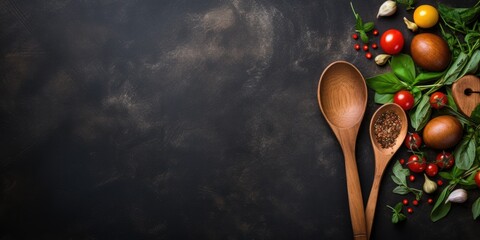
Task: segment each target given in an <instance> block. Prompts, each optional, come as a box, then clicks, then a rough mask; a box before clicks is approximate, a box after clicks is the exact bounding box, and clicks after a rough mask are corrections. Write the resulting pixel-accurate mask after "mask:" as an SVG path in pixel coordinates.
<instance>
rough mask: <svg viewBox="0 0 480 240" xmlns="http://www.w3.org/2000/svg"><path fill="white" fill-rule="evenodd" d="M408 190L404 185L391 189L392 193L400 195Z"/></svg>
mask: <svg viewBox="0 0 480 240" xmlns="http://www.w3.org/2000/svg"><path fill="white" fill-rule="evenodd" d="M409 192H410V190H409V189H408V188H407V187H405V186H397V187H396V188H394V189H393V193H396V194H400V195H405V194H408V193H409Z"/></svg>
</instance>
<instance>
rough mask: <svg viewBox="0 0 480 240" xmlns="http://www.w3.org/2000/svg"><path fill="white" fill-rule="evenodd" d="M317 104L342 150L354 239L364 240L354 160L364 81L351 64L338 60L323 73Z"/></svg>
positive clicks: (363, 102)
mask: <svg viewBox="0 0 480 240" xmlns="http://www.w3.org/2000/svg"><path fill="white" fill-rule="evenodd" d="M317 94H318V95H317V96H318V105H319V106H320V110H321V111H322V114H323V116H324V117H325V119H326V120H327V122H328V124H329V125H330V127H331V128H332V130H333V132H334V134H335V136H336V137H337V139H338V141H339V143H340V146H341V147H342V151H343V155H344V158H345V171H346V177H347V191H348V205H349V209H350V219H351V221H352V229H353V237H354V239H367V230H366V223H365V212H364V207H363V198H362V191H361V185H360V179H359V177H358V170H357V163H356V160H355V144H356V139H357V135H358V129H359V128H360V124H361V122H362V118H363V115H364V113H365V108H366V105H367V86H366V84H365V79H364V78H363V76H362V74H361V73H360V71H358V69H357V68H356V67H355V66H353V65H352V64H350V63H348V62H344V61H337V62H333V63H332V64H330V65H329V66H328V67H327V68H326V69H325V70H324V71H323V73H322V76H321V77H320V80H319V83H318V92H317Z"/></svg>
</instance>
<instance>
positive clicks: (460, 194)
mask: <svg viewBox="0 0 480 240" xmlns="http://www.w3.org/2000/svg"><path fill="white" fill-rule="evenodd" d="M467 197H468V195H467V191H466V190H465V189H462V188H459V189H456V190H455V191H453V192H452V193H450V195H448V198H447V200H446V201H445V203H448V202H453V203H463V202H465V201H467Z"/></svg>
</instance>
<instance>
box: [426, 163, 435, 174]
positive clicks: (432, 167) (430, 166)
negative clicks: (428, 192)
mask: <svg viewBox="0 0 480 240" xmlns="http://www.w3.org/2000/svg"><path fill="white" fill-rule="evenodd" d="M425 173H426V174H427V175H428V176H429V177H435V176H436V175H437V173H438V167H437V164H435V163H429V164H428V165H427V168H426V169H425Z"/></svg>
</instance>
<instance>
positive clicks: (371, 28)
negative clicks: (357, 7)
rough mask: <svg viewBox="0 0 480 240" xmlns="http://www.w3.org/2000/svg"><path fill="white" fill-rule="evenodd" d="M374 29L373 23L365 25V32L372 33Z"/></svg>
mask: <svg viewBox="0 0 480 240" xmlns="http://www.w3.org/2000/svg"><path fill="white" fill-rule="evenodd" d="M374 27H375V24H374V23H373V22H366V23H365V24H363V31H365V32H370V31H372V30H373V28H374Z"/></svg>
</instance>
